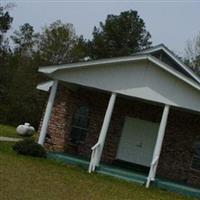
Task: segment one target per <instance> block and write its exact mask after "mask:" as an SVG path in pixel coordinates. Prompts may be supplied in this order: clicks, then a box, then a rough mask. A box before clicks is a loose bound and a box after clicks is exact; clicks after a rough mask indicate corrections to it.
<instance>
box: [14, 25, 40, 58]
mask: <svg viewBox="0 0 200 200" xmlns="http://www.w3.org/2000/svg"><path fill="white" fill-rule="evenodd" d="M37 36H38V34H36V33H34V28H33V26H31V25H30V24H29V23H25V24H24V25H22V26H20V27H19V30H15V31H14V34H13V35H12V36H11V39H12V40H13V42H14V44H15V53H20V54H22V55H24V56H31V55H32V51H33V50H34V45H35V43H36V41H37V40H36V39H37Z"/></svg>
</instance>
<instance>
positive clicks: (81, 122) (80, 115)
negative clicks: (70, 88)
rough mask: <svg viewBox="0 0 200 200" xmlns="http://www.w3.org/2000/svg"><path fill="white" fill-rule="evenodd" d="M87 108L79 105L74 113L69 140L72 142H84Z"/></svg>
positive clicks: (87, 115) (86, 127) (87, 117)
mask: <svg viewBox="0 0 200 200" xmlns="http://www.w3.org/2000/svg"><path fill="white" fill-rule="evenodd" d="M88 121H89V108H88V106H80V107H79V108H78V110H77V111H76V112H75V113H74V116H73V119H72V125H71V142H72V143H74V144H80V143H84V141H85V138H86V135H87V132H88Z"/></svg>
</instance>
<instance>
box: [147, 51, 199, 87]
mask: <svg viewBox="0 0 200 200" xmlns="http://www.w3.org/2000/svg"><path fill="white" fill-rule="evenodd" d="M148 60H149V61H151V62H153V63H154V64H156V65H158V66H160V67H161V68H163V69H164V70H166V71H168V72H169V73H171V74H173V75H174V76H176V77H177V78H179V79H181V80H183V81H184V82H186V83H187V84H189V85H191V86H192V87H194V88H195V89H197V90H200V86H199V85H198V84H197V83H195V82H194V81H192V80H191V79H189V78H187V77H186V76H183V75H182V74H181V73H180V72H178V71H175V70H174V69H172V68H171V67H170V66H169V65H167V64H165V63H164V62H162V61H160V60H159V59H157V58H155V57H154V56H150V55H149V56H148Z"/></svg>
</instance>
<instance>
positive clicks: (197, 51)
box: [185, 33, 200, 75]
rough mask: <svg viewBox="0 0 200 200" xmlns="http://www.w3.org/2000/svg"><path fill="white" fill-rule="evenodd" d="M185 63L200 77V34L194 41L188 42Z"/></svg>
mask: <svg viewBox="0 0 200 200" xmlns="http://www.w3.org/2000/svg"><path fill="white" fill-rule="evenodd" d="M185 53H186V58H185V62H186V64H188V65H189V66H191V68H192V69H193V70H194V71H195V72H196V73H197V74H199V75H200V33H199V35H197V36H196V37H195V38H193V40H188V41H187V46H186V49H185Z"/></svg>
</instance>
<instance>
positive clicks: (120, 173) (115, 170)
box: [48, 152, 200, 198]
mask: <svg viewBox="0 0 200 200" xmlns="http://www.w3.org/2000/svg"><path fill="white" fill-rule="evenodd" d="M48 158H49V159H53V160H57V161H60V162H64V163H66V164H72V165H78V166H80V167H83V168H84V169H86V170H88V166H89V160H86V159H84V158H82V157H79V156H74V155H69V154H65V153H56V152H50V153H48ZM96 172H97V173H101V174H104V175H109V176H113V177H116V178H120V179H123V180H126V181H130V182H134V183H137V184H140V185H145V182H146V179H147V175H146V174H142V173H138V172H136V171H133V170H129V169H124V168H121V167H117V166H113V165H104V164H101V166H100V167H99V168H98V169H97V170H96ZM152 187H158V188H160V189H163V190H168V191H172V192H176V193H179V194H183V195H187V196H192V197H198V198H200V189H199V188H194V187H190V186H187V185H184V184H180V183H176V182H172V181H170V180H164V179H160V178H156V180H155V182H154V183H153V184H152Z"/></svg>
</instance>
